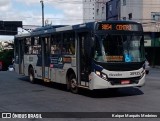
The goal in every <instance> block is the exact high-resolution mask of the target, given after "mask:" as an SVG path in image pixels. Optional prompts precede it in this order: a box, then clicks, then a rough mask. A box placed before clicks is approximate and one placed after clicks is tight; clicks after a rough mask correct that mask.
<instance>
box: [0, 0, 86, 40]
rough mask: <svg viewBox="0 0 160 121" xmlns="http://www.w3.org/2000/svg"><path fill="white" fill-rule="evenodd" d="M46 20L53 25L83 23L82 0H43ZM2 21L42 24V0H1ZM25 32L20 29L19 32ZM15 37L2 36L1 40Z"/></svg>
mask: <svg viewBox="0 0 160 121" xmlns="http://www.w3.org/2000/svg"><path fill="white" fill-rule="evenodd" d="M43 2H44V18H45V21H46V22H47V21H48V23H49V24H52V25H73V24H79V23H82V18H83V17H82V0H43ZM0 20H1V21H22V22H23V25H36V26H41V25H42V6H41V3H40V0H0ZM21 32H23V31H22V30H21V29H19V33H21ZM8 39H10V40H11V39H13V36H10V37H8V36H2V35H0V40H8Z"/></svg>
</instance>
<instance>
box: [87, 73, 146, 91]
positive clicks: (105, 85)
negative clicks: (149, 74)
mask: <svg viewBox="0 0 160 121" xmlns="http://www.w3.org/2000/svg"><path fill="white" fill-rule="evenodd" d="M91 76H92V79H91V80H90V82H89V89H90V90H94V89H109V88H124V87H141V86H143V85H144V84H145V74H144V75H143V77H142V78H140V79H139V80H138V82H137V83H132V84H114V85H113V84H111V83H110V82H109V81H107V80H104V79H102V78H101V77H99V76H97V75H96V74H95V73H93V72H92V73H91Z"/></svg>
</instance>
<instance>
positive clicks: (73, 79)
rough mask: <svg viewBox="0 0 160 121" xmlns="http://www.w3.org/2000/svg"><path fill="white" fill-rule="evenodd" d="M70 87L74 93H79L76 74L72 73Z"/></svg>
mask: <svg viewBox="0 0 160 121" xmlns="http://www.w3.org/2000/svg"><path fill="white" fill-rule="evenodd" d="M69 84H70V85H69V87H70V91H71V92H72V93H74V94H77V93H78V91H79V90H78V84H77V80H76V76H75V75H74V74H71V75H70V77H69Z"/></svg>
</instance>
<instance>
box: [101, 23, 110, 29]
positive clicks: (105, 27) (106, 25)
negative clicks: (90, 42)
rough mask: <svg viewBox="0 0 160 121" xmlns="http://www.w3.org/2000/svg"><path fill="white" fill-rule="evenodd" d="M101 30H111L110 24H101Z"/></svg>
mask: <svg viewBox="0 0 160 121" xmlns="http://www.w3.org/2000/svg"><path fill="white" fill-rule="evenodd" d="M102 30H112V25H111V24H102Z"/></svg>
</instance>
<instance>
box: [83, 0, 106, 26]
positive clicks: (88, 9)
mask: <svg viewBox="0 0 160 121" xmlns="http://www.w3.org/2000/svg"><path fill="white" fill-rule="evenodd" d="M108 1H109V0H83V22H84V23H86V22H92V21H100V20H102V21H103V20H106V2H108Z"/></svg>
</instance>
